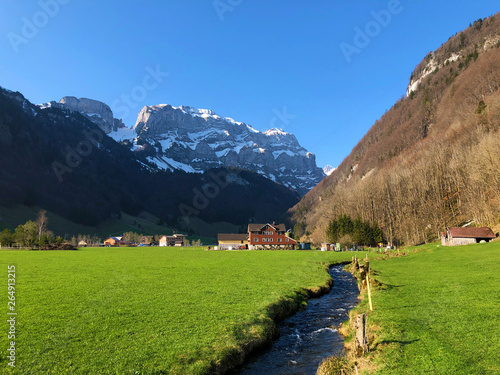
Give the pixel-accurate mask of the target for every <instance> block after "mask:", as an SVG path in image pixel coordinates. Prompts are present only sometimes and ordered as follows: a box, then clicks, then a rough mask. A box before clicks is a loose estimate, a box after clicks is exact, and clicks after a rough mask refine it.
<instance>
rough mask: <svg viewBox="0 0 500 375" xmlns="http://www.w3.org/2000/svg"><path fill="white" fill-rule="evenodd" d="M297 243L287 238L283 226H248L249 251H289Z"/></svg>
mask: <svg viewBox="0 0 500 375" xmlns="http://www.w3.org/2000/svg"><path fill="white" fill-rule="evenodd" d="M296 246H297V241H295V240H294V239H293V238H290V237H288V236H287V233H286V228H285V224H274V223H273V224H248V248H249V249H291V250H294V249H295V247H296Z"/></svg>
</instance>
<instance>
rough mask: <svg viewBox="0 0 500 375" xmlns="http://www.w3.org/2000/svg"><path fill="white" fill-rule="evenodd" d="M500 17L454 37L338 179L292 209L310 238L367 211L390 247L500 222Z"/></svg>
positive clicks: (423, 66) (432, 56)
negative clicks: (343, 217) (455, 229)
mask: <svg viewBox="0 0 500 375" xmlns="http://www.w3.org/2000/svg"><path fill="white" fill-rule="evenodd" d="M499 88H500V13H497V14H496V15H495V16H492V17H489V18H487V19H484V20H477V21H475V22H474V23H473V24H471V26H470V27H469V28H468V29H467V30H465V31H463V32H461V33H458V34H456V35H455V36H453V37H451V38H450V39H449V40H448V41H447V42H446V43H444V44H443V45H442V46H441V47H440V48H439V49H438V50H437V51H435V52H431V53H429V54H428V55H427V56H426V57H425V59H424V60H423V61H422V62H421V63H420V64H419V65H418V66H417V67H416V69H415V71H414V72H413V74H412V76H411V78H410V85H409V90H408V93H407V94H408V95H407V96H406V97H404V98H402V99H401V100H399V101H398V102H397V103H396V104H395V105H394V106H393V107H392V108H391V109H390V110H389V111H388V112H387V113H386V114H385V115H384V116H383V117H382V118H380V119H379V120H378V121H377V122H376V123H375V124H374V125H373V127H372V128H371V129H370V130H369V131H368V133H367V134H366V135H365V136H364V137H363V139H362V140H361V141H360V142H359V143H358V144H357V146H356V147H355V148H354V149H353V150H352V152H351V154H350V155H349V156H348V157H347V158H346V159H345V160H344V161H343V162H342V164H341V165H340V166H339V167H338V168H337V170H335V171H334V172H333V173H332V174H331V175H330V176H329V177H327V178H326V179H324V180H323V181H322V182H321V183H320V184H319V185H318V186H316V187H315V188H314V189H313V190H312V191H310V192H309V193H308V194H307V195H306V196H305V197H304V198H303V199H302V200H301V201H300V202H299V203H298V204H297V205H296V206H295V207H293V208H292V209H291V210H290V215H291V217H292V220H293V221H295V222H296V223H299V227H300V226H302V227H303V228H305V230H304V233H305V234H304V237H309V239H311V240H314V241H318V242H319V241H322V240H324V239H325V231H326V228H327V225H328V222H329V221H331V220H333V219H336V218H337V217H339V216H340V215H343V214H347V215H350V216H351V217H357V216H358V215H359V216H360V217H361V218H362V219H363V220H366V221H368V222H370V223H378V225H379V226H380V227H381V229H382V230H383V231H384V235H385V237H386V239H387V240H388V241H395V242H398V243H405V244H416V243H422V242H425V241H429V240H432V239H435V238H436V237H437V236H438V235H439V233H440V232H441V231H442V230H443V229H444V228H445V227H446V226H453V225H460V224H463V223H465V222H468V221H470V220H473V221H474V223H473V225H478V226H482V225H493V224H495V223H498V222H500V132H499V128H500V91H499Z"/></svg>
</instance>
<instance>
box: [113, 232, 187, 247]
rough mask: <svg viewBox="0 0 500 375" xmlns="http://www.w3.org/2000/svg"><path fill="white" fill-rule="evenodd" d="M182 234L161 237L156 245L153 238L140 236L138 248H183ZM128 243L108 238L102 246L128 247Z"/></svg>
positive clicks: (115, 238) (117, 238)
mask: <svg viewBox="0 0 500 375" xmlns="http://www.w3.org/2000/svg"><path fill="white" fill-rule="evenodd" d="M184 238H185V236H184V235H183V234H176V233H174V234H173V235H171V236H161V237H160V239H159V240H158V243H156V242H154V238H153V236H142V237H141V240H140V241H139V243H138V244H136V245H138V246H154V245H157V246H183V245H184ZM128 245H130V244H129V243H127V242H125V241H124V239H123V237H109V238H108V239H106V240H105V241H104V246H107V247H110V246H128Z"/></svg>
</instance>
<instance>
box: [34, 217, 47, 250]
mask: <svg viewBox="0 0 500 375" xmlns="http://www.w3.org/2000/svg"><path fill="white" fill-rule="evenodd" d="M46 213H47V211H46V210H40V211H38V217H37V219H36V227H37V233H38V243H40V240H41V238H42V235H44V234H45V233H46V232H47V225H48V223H49V219H48V218H47V215H45V214H46Z"/></svg>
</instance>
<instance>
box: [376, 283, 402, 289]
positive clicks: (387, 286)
mask: <svg viewBox="0 0 500 375" xmlns="http://www.w3.org/2000/svg"><path fill="white" fill-rule="evenodd" d="M404 286H406V285H392V284H382V283H380V289H381V290H393V289H396V288H402V287H404Z"/></svg>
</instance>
